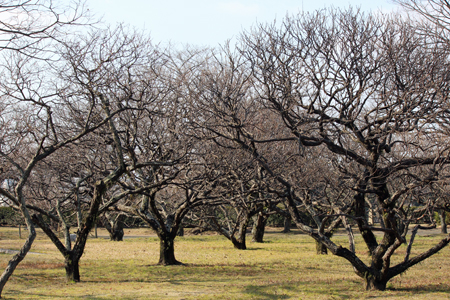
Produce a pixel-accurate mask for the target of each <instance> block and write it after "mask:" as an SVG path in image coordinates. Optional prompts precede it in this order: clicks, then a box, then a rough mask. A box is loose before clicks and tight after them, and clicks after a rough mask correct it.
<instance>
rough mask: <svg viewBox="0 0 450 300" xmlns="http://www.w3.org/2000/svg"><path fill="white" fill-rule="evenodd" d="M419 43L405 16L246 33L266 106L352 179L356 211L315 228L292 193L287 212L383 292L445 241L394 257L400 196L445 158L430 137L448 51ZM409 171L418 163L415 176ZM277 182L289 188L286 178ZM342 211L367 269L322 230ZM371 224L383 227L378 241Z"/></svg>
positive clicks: (329, 20)
mask: <svg viewBox="0 0 450 300" xmlns="http://www.w3.org/2000/svg"><path fill="white" fill-rule="evenodd" d="M423 41H424V37H423V35H420V34H417V31H416V30H415V28H413V27H412V26H411V25H410V24H408V23H402V22H401V21H394V20H390V19H388V18H387V17H384V16H380V17H378V18H376V17H375V16H371V15H369V16H367V17H366V16H363V15H362V14H361V13H360V12H358V11H352V10H348V11H330V12H325V11H324V12H317V13H315V14H312V15H300V16H298V17H297V18H287V19H286V20H285V23H284V24H283V26H282V28H281V29H278V28H275V26H272V25H267V26H261V27H260V28H259V29H258V31H253V32H250V33H247V34H245V35H244V36H243V46H242V48H241V53H242V54H243V55H245V56H246V57H247V58H248V60H249V63H250V64H251V68H252V70H253V74H254V76H255V81H256V82H257V88H258V97H259V98H260V99H261V101H262V103H263V104H264V106H265V107H268V108H269V109H271V110H272V111H274V112H277V113H278V114H279V116H280V117H281V118H282V119H283V122H284V124H285V125H286V128H289V130H290V132H291V135H292V136H291V137H290V139H296V140H297V141H298V145H299V147H308V146H318V145H324V146H326V147H327V148H328V150H329V151H330V152H331V153H332V154H333V155H335V158H334V159H333V162H334V164H335V165H336V167H337V168H338V169H340V171H341V173H342V174H343V175H345V177H343V178H344V179H346V180H348V181H349V182H352V184H351V186H353V188H352V190H353V192H354V196H353V199H352V201H353V204H352V205H353V206H354V214H353V215H352V216H347V215H348V214H347V213H345V212H344V211H337V212H336V211H333V212H331V213H330V214H329V215H328V216H327V217H326V218H325V219H324V220H323V221H320V220H317V221H316V222H317V224H319V225H320V226H319V230H318V232H316V231H314V230H313V229H312V228H311V227H309V226H306V225H305V223H304V222H303V221H302V218H301V217H300V215H299V213H298V211H297V209H296V204H295V202H294V201H293V198H292V196H289V197H287V199H288V206H289V209H290V212H291V216H292V217H293V219H294V221H295V222H296V224H297V226H298V227H299V228H300V229H302V230H303V231H305V232H307V233H308V234H310V235H311V236H312V237H313V238H314V239H316V240H317V241H320V242H321V243H323V244H324V245H325V246H326V247H327V248H328V249H329V250H330V251H331V252H332V253H333V254H335V255H338V256H341V257H344V258H345V259H347V260H348V261H349V262H350V263H351V264H352V265H353V267H354V269H355V271H356V273H357V274H358V275H359V276H361V277H362V278H364V279H365V281H366V287H367V288H368V289H380V290H384V289H385V288H386V283H387V281H388V280H389V279H390V278H392V277H394V276H396V275H398V274H400V273H401V272H403V271H405V270H406V269H408V268H409V267H411V266H413V265H415V264H417V263H418V262H420V261H422V260H424V259H426V258H427V257H429V256H430V255H432V254H434V253H436V252H437V251H439V250H440V249H442V248H443V247H444V246H445V245H447V244H448V242H449V241H450V237H447V238H445V239H443V240H442V241H441V242H440V243H438V244H437V245H436V246H435V247H432V248H431V249H429V250H428V251H425V252H424V253H422V254H420V255H418V256H416V257H414V258H410V257H409V255H407V256H406V257H405V260H404V261H403V262H401V263H399V264H397V265H395V266H391V264H390V258H391V256H392V255H393V253H394V252H395V250H396V249H397V248H398V247H399V246H400V245H401V244H402V243H405V242H406V239H405V238H406V233H407V232H408V226H407V225H408V222H407V219H405V218H404V212H405V210H404V206H405V203H406V202H405V201H404V199H405V198H404V197H405V195H406V194H408V193H410V192H411V191H413V190H414V189H416V188H418V187H422V186H426V185H427V184H429V183H430V182H433V181H434V180H435V175H434V174H436V173H438V172H439V171H440V169H441V165H442V164H446V163H447V162H448V161H447V157H446V155H445V153H446V152H445V151H446V149H447V145H446V144H441V143H439V141H438V140H437V139H436V134H435V133H434V131H435V128H436V127H435V123H433V122H434V121H433V120H436V114H440V113H443V112H444V110H443V104H444V103H445V101H446V100H445V99H447V94H446V92H445V91H446V82H447V81H445V80H443V79H445V76H444V74H445V72H444V71H445V69H446V65H447V62H446V61H445V59H444V58H445V55H446V54H445V52H442V50H443V49H442V48H441V47H438V46H436V47H422V45H423ZM247 138H248V140H249V141H252V140H253V142H254V143H255V142H256V141H255V140H256V139H255V138H253V137H252V136H250V135H247ZM286 139H289V138H287V137H286ZM419 141H423V142H424V143H425V145H423V144H422V145H423V146H422V145H420V142H419ZM414 169H416V170H417V169H420V170H421V173H420V175H419V176H415V175H414V173H415V172H413V170H414ZM415 174H418V173H415ZM401 176H404V177H408V181H407V182H405V184H399V185H394V184H392V182H393V181H392V179H393V178H400V177H401ZM279 181H280V182H281V183H283V184H284V185H285V186H286V187H288V188H290V186H292V184H291V180H288V179H287V177H286V176H282V177H281V178H280V179H279ZM398 183H400V181H398ZM290 193H291V195H292V192H290ZM368 194H372V195H374V197H375V198H376V200H377V203H378V207H379V209H380V215H381V216H382V218H383V224H384V227H385V228H375V227H371V226H368V222H367V217H366V214H365V203H366V202H365V197H366V195H368ZM337 208H339V209H341V208H342V207H337ZM311 212H312V211H311ZM312 216H314V213H312ZM343 216H346V217H351V218H352V219H354V220H355V221H356V223H357V225H358V229H359V231H360V232H361V234H362V236H363V238H364V241H365V243H366V245H367V247H368V249H369V253H370V255H371V263H370V266H368V265H366V264H365V263H363V262H362V260H360V259H359V258H358V257H357V256H356V255H355V252H354V250H353V249H352V248H353V247H352V246H351V247H350V249H347V248H344V247H341V246H338V245H336V244H335V243H333V242H332V241H331V239H329V238H328V237H327V236H326V235H324V234H323V233H321V232H320V228H323V226H324V223H325V220H330V219H336V218H342V217H343ZM377 230H380V231H382V232H383V239H382V241H380V242H379V241H378V240H377V238H376V236H375V234H374V231H377ZM349 236H350V235H349ZM408 254H409V253H408Z"/></svg>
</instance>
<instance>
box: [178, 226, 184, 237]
mask: <svg viewBox="0 0 450 300" xmlns="http://www.w3.org/2000/svg"><path fill="white" fill-rule="evenodd" d="M177 236H184V227H183V225H180V228H178V232H177Z"/></svg>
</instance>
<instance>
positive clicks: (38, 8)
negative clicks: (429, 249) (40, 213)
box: [0, 1, 100, 295]
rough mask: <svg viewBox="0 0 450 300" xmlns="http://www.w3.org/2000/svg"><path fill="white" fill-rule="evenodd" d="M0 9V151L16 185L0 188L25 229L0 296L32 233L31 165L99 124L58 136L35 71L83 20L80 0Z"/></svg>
mask: <svg viewBox="0 0 450 300" xmlns="http://www.w3.org/2000/svg"><path fill="white" fill-rule="evenodd" d="M0 13H1V15H2V21H1V22H0V48H1V49H2V55H3V60H2V65H3V67H4V70H5V72H4V73H3V78H2V82H3V83H2V87H1V89H2V90H1V94H2V95H1V97H2V105H1V108H0V112H1V116H2V120H1V122H2V128H3V130H2V137H1V141H0V144H1V146H0V147H1V149H0V156H1V165H2V167H3V170H9V171H8V172H7V173H8V174H7V177H6V178H7V179H8V180H13V181H14V185H15V186H14V191H13V192H11V191H9V190H6V189H3V188H0V193H1V194H2V195H3V196H4V197H5V198H8V199H9V201H10V202H11V203H12V205H13V206H15V207H16V208H18V209H20V211H21V213H22V215H23V217H24V220H25V223H26V224H27V228H28V238H27V240H26V242H25V244H24V245H23V247H22V248H21V250H20V251H19V253H18V254H17V255H15V256H14V257H13V258H12V259H11V260H10V261H9V263H8V265H7V268H6V269H5V271H4V272H3V274H2V276H1V278H0V295H1V292H2V291H3V288H4V286H5V284H6V282H7V281H8V279H9V277H10V276H11V274H12V273H13V272H14V270H15V268H16V266H17V265H18V264H19V263H20V262H21V261H22V260H23V258H24V257H25V255H26V254H27V252H28V251H29V249H30V247H31V245H32V243H33V241H34V239H35V236H36V232H35V228H34V225H33V223H32V222H31V220H30V214H29V212H28V209H27V206H26V205H27V198H26V195H25V190H26V186H27V182H28V179H29V177H30V175H31V174H32V172H33V170H34V168H35V167H36V165H37V163H38V162H39V161H42V160H43V159H45V158H47V157H48V156H50V155H51V154H53V153H54V152H55V151H57V150H59V149H61V148H62V147H64V146H65V145H67V144H70V143H72V142H74V141H76V140H77V139H79V138H80V137H82V136H83V135H85V134H87V133H89V132H91V131H92V130H94V129H95V128H96V127H97V126H99V125H100V124H95V123H93V122H89V123H87V124H86V126H85V127H84V128H74V129H73V131H71V134H70V135H66V136H59V135H58V136H57V135H56V133H55V132H54V131H53V129H54V128H55V126H56V125H55V123H54V122H53V121H54V119H53V117H52V116H51V113H52V111H53V108H54V107H53V105H52V104H51V101H52V99H54V94H53V92H54V90H53V91H50V90H45V89H44V88H43V87H42V85H44V83H45V80H43V79H42V78H40V79H39V78H37V77H36V76H35V75H36V74H37V73H38V72H40V71H43V69H45V62H49V61H50V60H51V59H54V58H55V57H54V56H53V53H52V51H53V50H54V49H55V47H54V46H55V44H57V43H58V41H57V39H58V38H60V37H62V36H67V35H69V32H70V31H71V26H68V25H85V24H87V23H86V22H87V20H86V19H84V18H85V16H86V11H85V9H84V7H83V5H82V3H78V4H77V3H73V6H71V7H67V6H55V3H53V2H52V1H2V3H1V4H0ZM62 31H64V34H63V33H62ZM72 32H73V31H72ZM55 42H56V43H55ZM32 64H34V66H33V68H31V65H32ZM6 70H7V71H6ZM45 84H46V83H45ZM47 87H48V86H47ZM77 129H78V130H77Z"/></svg>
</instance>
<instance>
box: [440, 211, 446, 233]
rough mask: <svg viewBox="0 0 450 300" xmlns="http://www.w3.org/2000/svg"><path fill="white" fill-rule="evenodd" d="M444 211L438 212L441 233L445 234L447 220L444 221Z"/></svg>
mask: <svg viewBox="0 0 450 300" xmlns="http://www.w3.org/2000/svg"><path fill="white" fill-rule="evenodd" d="M445 214H446V212H445V210H443V209H441V210H440V211H439V219H440V220H441V233H443V234H447V222H446V221H447V220H446V219H445Z"/></svg>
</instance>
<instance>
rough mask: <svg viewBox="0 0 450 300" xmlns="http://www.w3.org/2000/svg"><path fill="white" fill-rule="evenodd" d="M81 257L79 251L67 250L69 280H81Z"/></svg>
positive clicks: (65, 260) (66, 267) (67, 277)
mask: <svg viewBox="0 0 450 300" xmlns="http://www.w3.org/2000/svg"><path fill="white" fill-rule="evenodd" d="M80 257H81V255H79V253H76V252H74V251H67V253H66V255H65V257H64V267H65V269H66V279H67V282H80Z"/></svg>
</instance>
